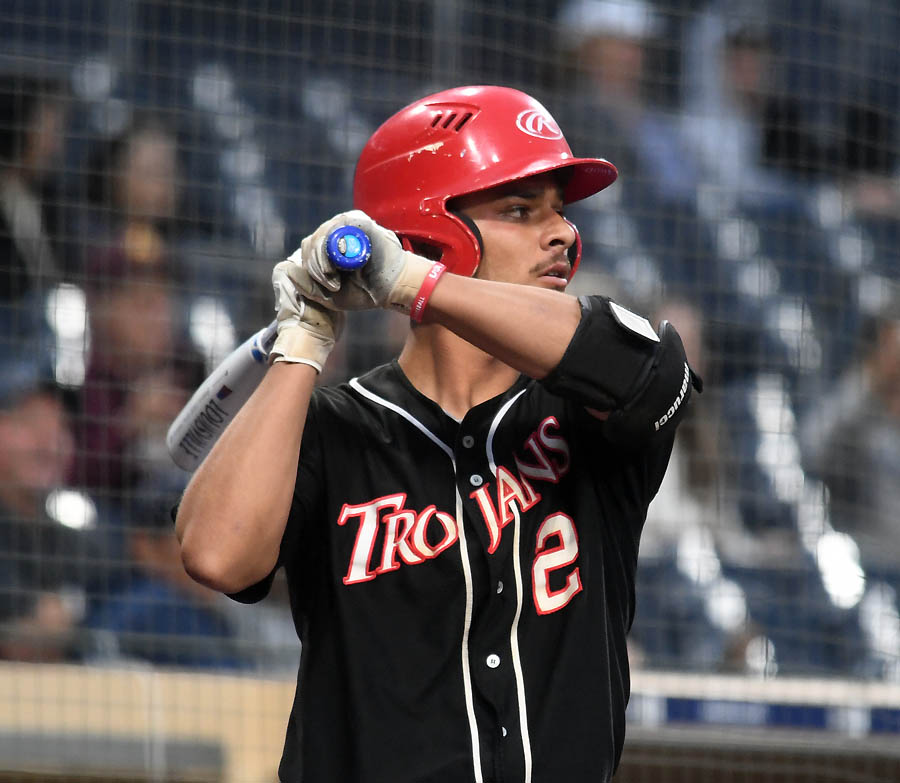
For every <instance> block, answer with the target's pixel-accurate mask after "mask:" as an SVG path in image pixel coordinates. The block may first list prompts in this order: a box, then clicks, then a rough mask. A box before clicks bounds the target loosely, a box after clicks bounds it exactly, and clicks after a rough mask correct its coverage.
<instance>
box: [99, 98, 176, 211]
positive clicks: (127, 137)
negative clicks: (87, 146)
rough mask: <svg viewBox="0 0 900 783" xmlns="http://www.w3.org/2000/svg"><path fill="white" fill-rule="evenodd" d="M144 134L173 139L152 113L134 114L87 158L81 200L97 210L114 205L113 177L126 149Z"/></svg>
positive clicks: (167, 127) (171, 131) (171, 130)
mask: <svg viewBox="0 0 900 783" xmlns="http://www.w3.org/2000/svg"><path fill="white" fill-rule="evenodd" d="M144 133H160V134H162V135H166V136H171V137H172V138H173V139H174V138H176V131H175V129H174V128H173V127H172V126H171V125H170V124H169V123H167V122H166V121H165V120H164V119H163V118H161V117H159V116H158V115H156V114H154V113H152V112H145V111H140V112H136V113H135V114H134V115H133V117H132V119H131V121H130V122H129V123H128V124H127V125H126V126H125V127H124V128H123V129H122V130H121V131H120V132H119V133H117V134H116V135H115V136H112V137H110V138H109V139H106V140H104V141H103V142H102V143H101V144H99V145H98V146H97V147H96V148H95V149H94V150H93V152H92V153H91V154H90V155H89V156H88V166H87V176H86V180H85V183H86V184H85V191H86V192H85V196H86V197H87V200H88V202H89V203H90V204H91V205H93V206H95V207H99V208H110V207H112V206H113V203H114V201H115V190H116V186H115V175H116V170H117V169H118V167H119V166H120V165H121V163H122V155H123V153H124V152H125V151H126V150H127V149H128V145H129V144H131V142H132V141H133V140H134V139H135V138H137V137H138V136H141V135H142V134H144Z"/></svg>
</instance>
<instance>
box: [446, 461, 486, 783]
mask: <svg viewBox="0 0 900 783" xmlns="http://www.w3.org/2000/svg"><path fill="white" fill-rule="evenodd" d="M453 473H454V475H455V474H456V463H455V462H454V463H453ZM456 520H457V521H456V527H457V528H459V559H460V562H461V563H462V569H463V578H464V579H465V582H466V616H465V620H464V621H463V636H462V649H461V663H462V674H463V690H464V691H465V694H466V714H467V715H468V716H469V733H470V735H471V737H472V764H473V766H474V768H475V783H483V778H482V774H481V742H480V740H479V739H478V722H477V721H476V720H475V700H474V698H473V696H472V670H471V661H470V659H469V629H470V628H471V627H472V604H473V601H474V596H473V593H474V591H473V590H472V569H471V567H470V565H469V547H468V544H467V543H466V531H465V529H464V526H463V509H462V496H461V495H460V494H459V489H457V490H456Z"/></svg>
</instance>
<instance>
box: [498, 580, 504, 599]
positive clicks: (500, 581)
mask: <svg viewBox="0 0 900 783" xmlns="http://www.w3.org/2000/svg"><path fill="white" fill-rule="evenodd" d="M502 592H503V580H502V579H498V580H497V595H500V593H502Z"/></svg>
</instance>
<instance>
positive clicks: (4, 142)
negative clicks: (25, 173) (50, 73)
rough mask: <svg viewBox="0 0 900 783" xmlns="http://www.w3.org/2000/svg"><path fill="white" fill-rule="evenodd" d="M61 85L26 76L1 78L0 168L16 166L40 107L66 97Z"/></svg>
mask: <svg viewBox="0 0 900 783" xmlns="http://www.w3.org/2000/svg"><path fill="white" fill-rule="evenodd" d="M63 93H64V90H63V85H62V83H61V82H60V81H58V80H56V79H52V78H48V77H41V76H27V75H25V74H3V75H0V164H7V165H8V164H10V163H16V162H17V161H19V160H21V158H22V154H23V153H24V151H25V144H26V139H27V137H28V132H29V129H30V127H31V123H32V122H33V120H34V118H35V116H36V115H37V112H38V109H39V108H40V106H41V105H42V104H43V103H45V102H47V101H58V100H61V99H62V97H63Z"/></svg>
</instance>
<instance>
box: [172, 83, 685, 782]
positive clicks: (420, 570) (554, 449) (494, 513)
mask: <svg viewBox="0 0 900 783" xmlns="http://www.w3.org/2000/svg"><path fill="white" fill-rule="evenodd" d="M615 178H616V170H615V168H614V167H613V166H612V165H611V164H610V163H609V162H607V161H605V160H602V159H594V158H576V157H574V156H573V155H572V152H571V150H570V149H569V146H568V144H567V143H566V141H565V139H564V138H563V135H562V133H561V132H560V130H559V128H558V127H557V125H556V124H555V122H554V121H553V119H552V117H551V116H550V115H549V114H548V113H547V111H546V109H545V108H544V107H543V106H542V105H541V104H540V103H538V102H537V101H535V100H534V99H533V98H531V97H529V96H528V95H525V94H523V93H521V92H518V91H516V90H512V89H508V88H503V87H490V86H489V87H484V86H482V87H463V88H456V89H451V90H447V91H444V92H440V93H437V94H435V95H431V96H429V97H426V98H423V99H422V100H419V101H417V102H415V103H413V104H411V105H410V106H407V107H406V108H404V109H402V110H401V111H400V112H398V113H397V114H395V115H394V116H393V117H391V118H390V119H388V120H387V121H386V122H385V123H384V124H383V125H382V126H381V127H380V128H379V129H378V130H377V131H376V132H375V133H374V135H373V136H372V138H371V139H370V140H369V142H368V143H367V145H366V146H365V148H364V149H363V151H362V153H361V156H360V159H359V162H358V165H357V169H356V175H355V183H354V205H355V207H356V209H355V210H354V211H351V212H347V213H344V214H341V215H338V216H336V217H335V218H334V219H333V220H330V221H328V222H327V223H325V224H323V225H322V226H321V227H320V228H319V229H318V230H317V231H316V232H315V233H313V234H312V235H310V236H308V237H307V238H306V239H304V240H303V243H302V245H301V248H300V250H299V251H298V252H296V253H294V254H293V255H292V256H291V257H290V258H289V259H288V260H286V261H283V262H281V263H279V264H278V265H277V266H276V267H275V269H274V271H273V284H274V290H275V300H276V310H277V313H278V337H277V340H276V342H275V346H274V348H273V349H272V354H271V357H270V358H271V359H272V361H273V364H272V366H271V367H270V369H269V371H268V373H267V374H266V376H265V379H264V380H263V382H262V383H261V384H260V386H259V387H258V389H257V390H256V392H255V393H254V394H253V396H252V397H251V398H250V400H249V401H248V402H247V404H246V405H245V406H244V408H243V409H242V410H241V411H240V413H239V414H238V415H237V416H236V418H235V419H234V420H233V421H232V423H231V424H230V425H229V427H228V428H227V430H226V431H225V432H224V434H223V435H222V437H221V439H220V440H219V441H218V443H217V444H216V446H215V447H214V448H213V450H212V451H211V452H210V454H209V456H208V457H207V458H206V459H205V461H204V462H203V463H202V465H201V466H200V467H199V469H198V470H197V471H196V473H195V474H194V476H193V478H192V480H191V482H190V484H189V486H188V488H187V490H186V493H185V495H184V498H183V500H182V503H181V505H180V510H179V513H178V517H177V530H178V535H179V539H180V541H181V546H182V554H183V559H184V563H185V566H186V568H187V570H188V571H189V573H191V575H192V576H194V578H195V579H197V580H198V581H201V582H203V583H205V584H207V585H210V586H212V587H214V588H216V589H218V590H221V591H223V592H225V593H228V594H231V595H232V596H233V597H235V598H237V599H238V600H241V601H247V602H252V601H257V600H260V599H261V598H262V597H263V596H265V595H266V593H267V591H268V589H269V586H270V584H271V582H272V578H273V574H274V572H275V571H276V570H277V569H278V568H282V567H283V568H284V569H285V572H286V576H287V581H288V585H289V590H290V596H291V604H292V610H293V614H294V618H295V623H296V628H297V633H298V636H299V638H300V640H301V643H302V656H301V664H300V672H299V677H298V686H297V694H296V698H295V702H294V706H293V709H292V711H291V716H290V720H289V723H288V729H287V737H286V739H285V745H284V753H283V756H282V760H281V765H280V770H279V772H280V777H281V780H282V781H291V782H295V781H304V783H318V782H319V781H327V783H334V782H335V781H341V782H342V783H344V782H346V783H350V782H351V781H365V783H376V782H377V781H385V783H388V782H389V783H403V782H405V781H409V782H410V783H412V782H413V781H417V782H421V783H424V781H429V783H439V782H441V783H443V782H444V781H446V782H447V783H450V782H451V781H452V783H459V781H476V782H477V783H488V781H523V782H525V783H527V782H529V781H533V782H535V783H537V782H541V783H556V782H557V781H568V782H570V783H575V782H576V781H606V780H609V779H610V778H611V776H612V774H613V772H614V770H615V768H616V765H617V763H618V760H619V756H620V753H621V750H622V743H623V739H624V731H625V706H626V703H627V701H628V694H629V673H628V660H627V655H626V646H625V637H626V633H627V631H628V629H629V626H630V624H631V620H632V615H633V612H634V576H635V567H636V563H637V550H638V539H639V536H640V531H641V526H642V524H643V521H644V517H645V513H646V511H647V505H648V503H649V502H650V500H651V498H652V497H653V496H654V494H655V492H656V490H657V487H658V486H659V484H660V481H661V479H662V477H663V474H664V472H665V469H666V464H667V461H668V458H669V453H670V450H671V448H672V444H673V437H674V434H675V428H676V426H677V423H678V420H679V418H680V414H681V412H682V411H683V410H684V407H685V405H686V404H687V402H688V399H689V397H690V394H691V387H692V385H695V384H696V385H697V386H699V379H696V378H695V377H694V376H693V373H692V371H691V370H690V368H689V366H688V363H687V360H686V358H685V354H684V349H683V347H682V344H681V340H680V338H679V337H678V335H677V333H676V331H675V329H674V328H673V327H672V326H671V325H670V324H668V323H665V322H663V323H662V324H660V326H659V328H658V329H656V330H655V329H653V328H652V326H651V325H650V324H649V323H648V322H647V321H646V320H645V319H643V318H642V317H640V316H638V315H636V314H634V313H632V312H630V311H628V310H626V309H625V308H623V307H621V306H619V305H618V304H616V303H614V302H612V301H610V300H609V299H608V298H605V297H603V296H591V297H585V298H582V299H576V298H575V297H572V296H569V295H567V294H566V293H565V288H566V285H567V283H568V281H569V280H570V279H571V277H572V274H573V273H574V272H575V270H576V269H577V267H578V264H579V261H580V260H581V245H580V241H579V237H578V232H577V231H576V229H575V226H574V225H572V224H571V223H570V222H569V221H567V220H566V219H565V217H564V208H565V205H566V204H568V203H570V202H572V201H577V200H579V199H582V198H586V197H587V196H590V195H592V194H594V193H596V192H597V191H599V190H602V189H603V188H605V187H607V186H608V185H610V184H611V183H612V182H613V180H614V179H615ZM345 224H352V225H356V226H359V227H361V228H363V229H364V230H365V231H366V233H367V234H368V235H369V237H370V239H371V242H372V247H373V252H372V258H371V260H370V261H369V263H368V264H367V265H366V266H364V267H362V269H360V270H357V271H355V272H352V273H339V272H338V271H337V270H336V269H335V268H334V267H333V266H332V265H331V262H329V261H328V259H327V256H326V253H325V250H324V248H323V244H324V240H325V238H326V237H327V236H328V235H329V233H330V232H331V231H332V229H334V228H335V227H337V226H341V225H345ZM374 307H381V308H388V309H391V310H395V311H398V312H400V313H403V314H406V315H408V316H409V317H410V318H411V322H412V328H411V329H410V333H409V337H408V339H407V341H406V343H405V346H404V348H403V350H402V352H401V354H400V356H399V358H398V359H397V360H395V361H393V362H391V363H390V364H388V365H385V366H381V367H377V368H375V369H374V370H372V371H371V372H369V373H367V374H365V375H362V376H360V377H358V378H354V379H352V380H350V381H349V382H348V383H345V384H341V385H339V386H337V387H335V388H315V382H316V373H317V371H319V370H320V369H321V367H322V365H323V363H324V362H325V361H326V359H327V357H328V354H329V351H330V350H331V348H332V346H333V345H334V342H335V340H336V339H337V338H338V337H339V334H340V331H341V324H342V322H343V317H344V312H345V311H348V310H356V309H364V308H374ZM239 477H240V480H238V479H239Z"/></svg>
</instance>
